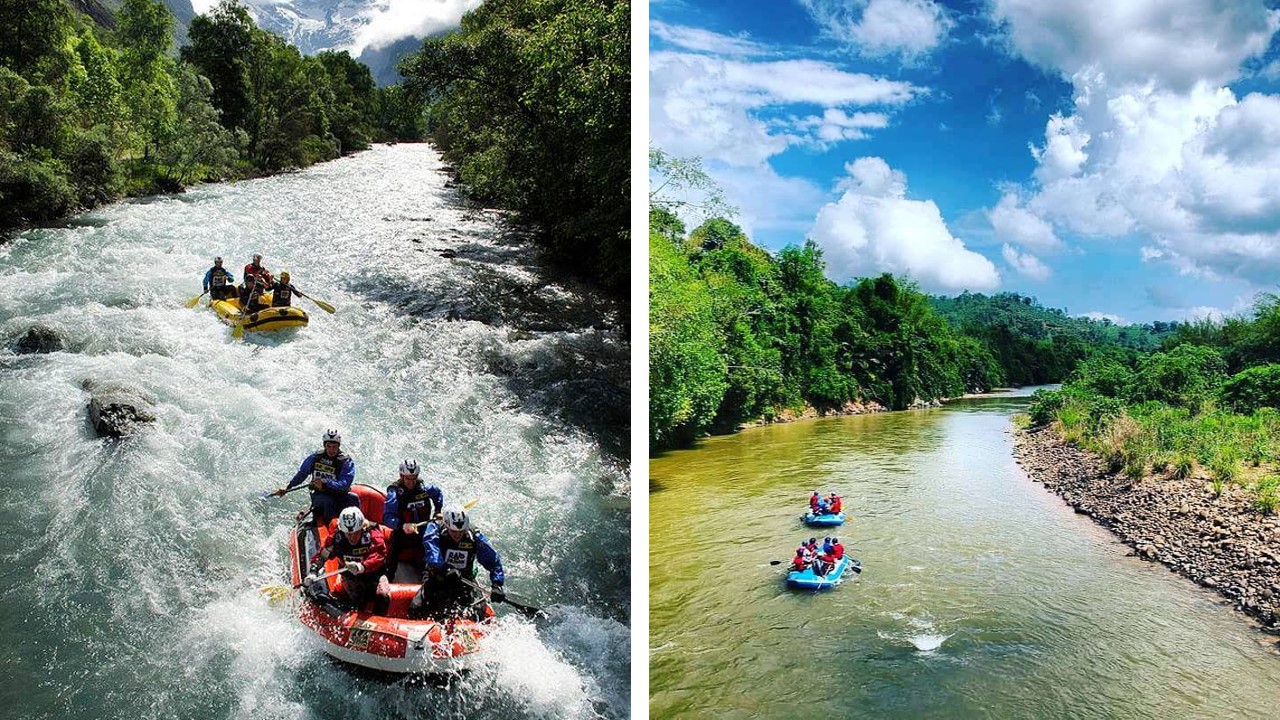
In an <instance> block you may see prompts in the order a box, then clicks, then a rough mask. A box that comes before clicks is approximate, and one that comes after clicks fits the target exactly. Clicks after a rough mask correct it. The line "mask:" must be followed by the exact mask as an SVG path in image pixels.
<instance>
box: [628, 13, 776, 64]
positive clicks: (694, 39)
mask: <svg viewBox="0 0 1280 720" xmlns="http://www.w3.org/2000/svg"><path fill="white" fill-rule="evenodd" d="M649 31H650V32H652V33H653V34H654V35H656V36H658V37H659V38H662V39H663V40H665V41H667V42H669V43H671V44H672V45H676V46H679V47H682V48H685V49H686V50H693V51H694V52H703V53H711V54H712V55H732V56H749V55H764V54H767V53H768V52H769V48H768V47H766V46H764V45H762V44H760V43H758V42H755V41H753V40H750V39H747V38H745V37H734V36H732V35H721V34H720V33H717V32H712V31H710V30H703V29H702V28H695V27H688V26H685V25H669V24H667V23H664V22H662V21H661V20H651V21H650V22H649Z"/></svg>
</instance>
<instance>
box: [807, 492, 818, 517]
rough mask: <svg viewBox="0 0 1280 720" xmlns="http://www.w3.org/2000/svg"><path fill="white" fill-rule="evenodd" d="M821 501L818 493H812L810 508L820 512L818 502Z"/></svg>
mask: <svg viewBox="0 0 1280 720" xmlns="http://www.w3.org/2000/svg"><path fill="white" fill-rule="evenodd" d="M819 502H820V501H819V500H818V496H817V495H810V496H809V509H810V510H812V511H814V512H815V513H816V512H818V503H819Z"/></svg>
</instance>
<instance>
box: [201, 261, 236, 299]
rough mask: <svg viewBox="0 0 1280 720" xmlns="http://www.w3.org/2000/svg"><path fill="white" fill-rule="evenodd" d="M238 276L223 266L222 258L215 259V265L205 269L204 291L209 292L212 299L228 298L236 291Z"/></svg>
mask: <svg viewBox="0 0 1280 720" xmlns="http://www.w3.org/2000/svg"><path fill="white" fill-rule="evenodd" d="M235 282H236V278H235V276H234V275H232V274H231V271H230V270H227V269H226V268H224V267H222V258H221V257H216V258H214V259H213V267H211V268H209V269H208V270H207V271H205V274H204V291H205V292H207V293H209V299H210V300H226V299H227V298H229V297H231V296H232V295H233V294H234V293H235V287H234V286H235Z"/></svg>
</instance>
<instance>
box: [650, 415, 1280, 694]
mask: <svg viewBox="0 0 1280 720" xmlns="http://www.w3.org/2000/svg"><path fill="white" fill-rule="evenodd" d="M1022 394H1024V395H1025V393H1022ZM1026 402H1027V401H1026V398H1025V397H1007V396H1006V397H996V398H988V399H974V400H964V401H959V402H954V403H950V404H948V405H947V406H946V407H945V408H942V409H935V410H924V411H912V412H898V413H885V414H878V415H864V416H857V417H838V418H828V419H822V420H813V421H802V422H796V423H790V424H785V425H775V426H769V427H764V428H757V429H753V430H747V431H744V432H741V433H739V434H736V435H732V436H726V437H715V438H710V439H708V440H706V441H704V442H702V443H701V444H700V446H699V447H698V448H696V449H693V450H685V451H676V452H671V453H667V454H665V455H663V456H660V457H657V458H653V459H651V461H650V541H649V543H650V544H649V547H650V587H651V591H650V616H651V620H650V622H651V625H650V639H649V642H650V655H651V660H650V693H651V701H650V712H651V717H653V718H675V717H720V718H748V717H750V718H766V717H767V718H823V717H850V718H1035V719H1037V720H1039V719H1044V718H1064V719H1065V718H1153V719H1155V718H1271V717H1275V713H1276V708H1277V707H1280V653H1278V652H1277V644H1276V638H1275V636H1272V635H1266V634H1263V633H1262V632H1260V631H1258V630H1257V629H1255V628H1254V627H1253V626H1252V625H1250V624H1249V622H1248V621H1247V620H1245V619H1244V618H1243V616H1241V615H1237V614H1235V613H1233V611H1231V610H1230V608H1229V607H1225V606H1224V605H1223V604H1222V603H1221V601H1220V600H1219V599H1218V596H1216V595H1214V594H1212V593H1209V592H1207V591H1205V590H1203V589H1201V588H1199V587H1197V586H1196V585H1194V584H1193V583H1191V582H1189V581H1187V580H1185V579H1182V578H1180V577H1178V576H1176V575H1174V574H1173V573H1171V572H1169V571H1168V570H1167V569H1165V568H1164V567H1163V566H1160V565H1155V564H1151V563H1146V562H1143V561H1140V560H1138V559H1136V558H1133V557H1129V556H1128V548H1127V547H1126V546H1124V545H1123V544H1121V543H1119V541H1117V540H1116V538H1115V537H1114V536H1112V535H1111V534H1110V533H1109V532H1108V531H1106V530H1105V529H1103V528H1100V527H1099V526H1097V525H1095V524H1094V523H1093V522H1092V521H1090V520H1089V519H1088V518H1086V517H1084V516H1081V515H1076V514H1075V513H1074V512H1073V511H1072V510H1071V508H1070V507H1068V506H1067V505H1066V504H1065V503H1063V502H1062V500H1061V499H1059V498H1058V497H1057V496H1056V495H1053V494H1052V493H1050V492H1048V491H1046V490H1045V489H1044V488H1043V487H1041V486H1040V485H1038V484H1036V483H1035V482H1033V481H1031V480H1030V479H1029V478H1028V477H1027V476H1026V474H1025V473H1024V472H1023V471H1022V470H1021V468H1019V467H1018V465H1017V464H1016V463H1015V462H1014V458H1013V452H1012V451H1013V440H1012V437H1011V435H1010V429H1011V424H1010V415H1011V414H1013V413H1014V412H1019V411H1022V410H1025V407H1026ZM814 490H819V491H821V492H824V493H825V492H830V491H838V492H840V493H841V495H842V497H843V498H844V502H845V509H846V511H847V512H849V513H851V514H852V515H853V518H852V519H851V520H850V521H849V522H846V523H845V525H844V526H842V527H839V528H807V527H805V526H804V525H803V524H802V523H801V522H800V521H799V515H800V514H801V513H802V512H803V510H804V509H805V508H806V506H807V500H808V496H809V494H810V493H811V492H812V491H814ZM832 534H834V535H836V536H837V537H839V538H840V540H841V541H842V542H843V544H844V545H845V547H846V548H848V550H849V553H850V554H851V555H852V556H853V557H855V558H858V559H860V560H861V561H862V563H863V567H864V572H863V573H862V574H861V575H860V576H856V580H852V581H846V582H845V583H844V584H843V585H841V586H839V587H836V588H834V589H832V590H828V591H823V592H821V593H814V592H812V591H794V590H789V589H787V588H786V587H785V585H784V582H783V576H784V571H783V566H771V565H770V564H769V562H770V561H771V560H781V561H783V562H787V561H789V560H790V558H791V557H792V556H793V555H794V554H795V550H796V546H797V545H798V544H799V543H800V542H801V541H802V540H804V539H808V538H809V537H812V536H817V537H818V538H819V541H821V539H822V538H823V537H825V536H828V535H832Z"/></svg>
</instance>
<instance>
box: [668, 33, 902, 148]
mask: <svg viewBox="0 0 1280 720" xmlns="http://www.w3.org/2000/svg"><path fill="white" fill-rule="evenodd" d="M649 72H650V77H649V89H650V99H649V126H650V137H651V139H652V140H653V143H654V144H655V145H657V146H658V147H660V148H662V149H663V150H666V151H667V152H669V153H672V154H674V155H679V156H700V157H704V158H708V159H716V160H720V161H722V162H724V163H727V164H729V165H734V166H739V167H754V166H758V165H760V164H761V163H763V162H764V161H765V160H767V159H768V158H770V157H772V156H774V155H776V154H778V153H780V152H782V151H783V150H785V149H786V148H787V147H788V146H790V145H793V144H803V143H814V142H821V141H820V140H817V139H816V138H815V137H806V136H805V135H803V134H797V131H795V130H796V129H795V128H786V129H784V130H783V131H782V132H776V133H775V132H771V131H770V128H769V126H768V124H767V123H766V122H764V121H763V120H761V119H760V118H759V117H758V116H757V114H756V113H757V111H759V110H761V109H764V108H769V107H781V106H786V105H795V104H801V105H816V106H818V107H822V108H826V109H827V110H832V109H839V108H854V107H860V106H868V105H872V106H886V105H888V106H892V105H901V104H902V103H905V102H907V101H908V100H910V99H911V98H913V97H915V96H916V95H918V94H920V93H922V92H923V90H922V89H921V88H917V87H916V86H914V85H911V84H910V83H904V82H895V81H891V80H885V79H882V78H876V77H872V76H870V75H864V74H862V73H847V72H844V71H842V70H839V69H837V68H836V67H835V66H834V65H831V64H830V63H825V62H818V61H813V60H783V61H770V62H746V61H739V60H727V59H721V58H714V57H707V56H703V55H694V54H689V53H678V52H655V53H652V54H651V55H650V60H649ZM828 118H830V121H831V122H830V123H827V122H826V121H827V119H828ZM823 119H824V124H834V123H836V122H837V121H842V122H846V123H848V124H850V125H853V126H856V127H846V128H843V129H846V130H859V131H862V130H863V129H869V128H872V127H876V126H877V125H878V124H880V123H881V118H880V117H879V116H878V115H877V114H874V113H853V114H848V113H846V112H844V111H840V113H839V114H838V115H837V114H835V113H831V114H830V115H828V114H827V113H826V112H824V115H823ZM883 122H884V124H887V118H886V119H884V121H883ZM819 127H821V125H814V126H813V127H812V128H810V129H809V130H808V132H810V133H812V132H814V128H819Z"/></svg>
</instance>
